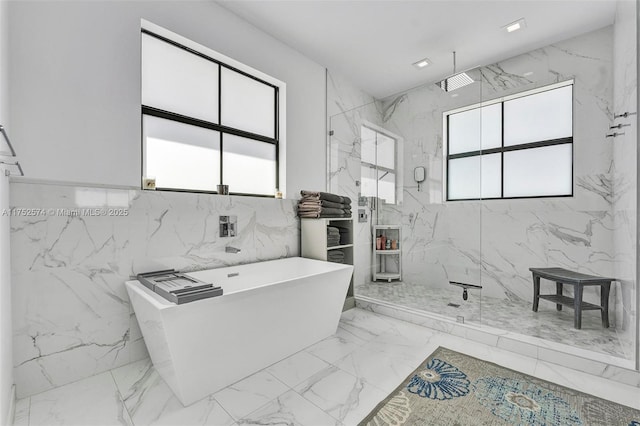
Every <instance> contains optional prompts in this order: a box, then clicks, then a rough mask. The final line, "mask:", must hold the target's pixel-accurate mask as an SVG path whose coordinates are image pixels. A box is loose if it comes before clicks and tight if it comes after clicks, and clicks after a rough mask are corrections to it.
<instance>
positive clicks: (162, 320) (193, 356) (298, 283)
mask: <svg viewBox="0 0 640 426" xmlns="http://www.w3.org/2000/svg"><path fill="white" fill-rule="evenodd" d="M352 273H353V266H351V265H341V264H336V263H329V262H323V261H319V260H312V259H304V258H301V257H292V258H287V259H279V260H272V261H267V262H260V263H252V264H247V265H240V266H230V267H225V268H220V269H211V270H206V271H199V272H194V273H190V274H189V275H190V276H192V277H194V278H197V279H199V280H202V281H205V282H208V283H213V284H214V285H219V286H221V287H222V288H223V291H224V295H222V296H218V297H212V298H209V299H203V300H198V301H195V302H190V303H185V304H182V305H176V304H174V303H172V302H169V301H168V300H165V299H163V298H162V297H160V296H159V295H157V294H155V293H154V292H152V291H151V290H149V289H148V288H146V287H145V286H143V285H142V284H140V283H139V282H138V281H128V282H127V283H126V287H127V292H128V293H129V298H130V300H131V303H132V305H133V309H134V311H135V313H136V317H137V319H138V323H139V324H140V328H141V330H142V335H143V336H144V340H145V342H146V344H147V348H148V349H149V354H150V355H151V360H152V361H153V365H154V367H155V368H156V369H157V371H158V373H159V374H160V376H162V378H163V379H164V380H165V381H166V382H167V383H168V384H169V386H170V387H171V389H172V390H173V392H174V393H175V394H176V396H177V397H178V398H179V399H180V401H181V402H182V403H183V404H184V405H189V404H191V403H193V402H195V401H197V400H199V399H201V398H203V397H205V396H207V395H209V394H211V393H213V392H216V391H218V390H220V389H222V388H224V387H226V386H228V385H230V384H232V383H234V382H237V381H238V380H240V379H242V378H244V377H246V376H249V375H251V374H253V373H255V372H256V371H258V370H261V369H263V368H265V367H267V366H269V365H271V364H273V363H275V362H278V361H280V360H282V359H284V358H286V357H288V356H289V355H292V354H294V353H296V352H298V351H300V350H302V349H303V348H305V347H307V346H309V345H312V344H313V343H316V342H318V341H320V340H322V339H324V338H326V337H328V336H330V335H332V334H333V333H335V332H336V329H337V327H338V321H339V320H340V314H341V312H342V306H343V303H344V300H345V296H346V293H347V288H348V286H349V281H350V279H351V274H352Z"/></svg>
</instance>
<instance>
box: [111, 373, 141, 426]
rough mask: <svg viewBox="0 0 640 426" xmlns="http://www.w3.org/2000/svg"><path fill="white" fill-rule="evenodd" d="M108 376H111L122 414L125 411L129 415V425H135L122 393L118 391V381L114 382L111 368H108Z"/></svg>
mask: <svg viewBox="0 0 640 426" xmlns="http://www.w3.org/2000/svg"><path fill="white" fill-rule="evenodd" d="M109 377H111V380H112V381H113V386H114V387H115V388H116V393H117V394H118V397H119V398H120V403H121V404H122V410H123V414H124V412H126V413H127V416H128V417H129V420H131V425H132V426H135V423H134V421H133V416H132V415H131V413H130V412H129V409H128V408H127V404H126V403H125V400H124V398H123V397H122V393H121V392H120V388H119V387H118V382H116V378H115V377H114V376H113V369H111V370H109ZM123 420H124V419H123Z"/></svg>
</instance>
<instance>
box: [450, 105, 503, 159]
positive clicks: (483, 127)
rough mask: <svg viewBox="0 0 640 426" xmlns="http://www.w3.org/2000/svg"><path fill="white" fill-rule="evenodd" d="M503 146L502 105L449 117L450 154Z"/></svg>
mask: <svg viewBox="0 0 640 426" xmlns="http://www.w3.org/2000/svg"><path fill="white" fill-rule="evenodd" d="M500 146H502V106H501V104H494V105H489V106H486V107H482V108H475V109H472V110H469V111H464V112H459V113H457V114H451V115H450V116H449V154H458V153H461V152H469V151H479V150H480V149H489V148H497V147H500Z"/></svg>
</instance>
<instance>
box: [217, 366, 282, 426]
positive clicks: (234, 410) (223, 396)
mask: <svg viewBox="0 0 640 426" xmlns="http://www.w3.org/2000/svg"><path fill="white" fill-rule="evenodd" d="M288 390H289V386H287V385H285V384H284V383H282V382H281V381H280V380H278V379H276V378H275V377H274V376H273V375H272V374H270V373H267V372H266V371H260V372H258V373H256V374H253V375H251V376H249V377H247V378H246V379H243V380H241V381H239V382H237V383H234V384H232V385H231V386H228V387H226V388H224V389H223V390H221V391H219V392H217V393H215V394H213V396H214V397H215V399H216V400H218V402H219V403H220V405H222V408H224V409H225V410H226V411H227V412H228V413H229V414H231V416H232V417H234V418H235V419H236V420H237V419H240V418H242V417H244V416H246V415H247V414H249V413H251V412H253V411H255V410H256V409H258V408H260V407H262V406H263V405H265V404H266V403H268V402H270V401H271V400H273V399H274V398H276V397H278V396H280V395H282V394H283V393H285V392H286V391H288Z"/></svg>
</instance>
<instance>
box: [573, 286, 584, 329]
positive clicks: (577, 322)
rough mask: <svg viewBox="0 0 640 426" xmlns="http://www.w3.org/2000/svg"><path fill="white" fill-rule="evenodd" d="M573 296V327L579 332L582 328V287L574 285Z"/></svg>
mask: <svg viewBox="0 0 640 426" xmlns="http://www.w3.org/2000/svg"><path fill="white" fill-rule="evenodd" d="M573 287H574V288H575V289H574V291H573V292H574V295H573V310H574V315H575V317H574V319H573V326H574V327H575V328H577V329H578V330H580V329H581V328H582V286H581V285H579V284H576V285H574V286H573Z"/></svg>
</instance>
